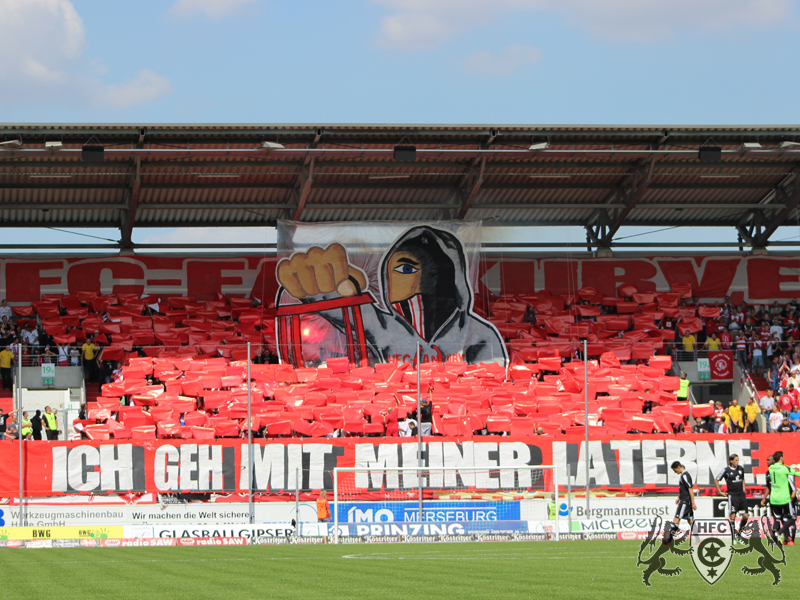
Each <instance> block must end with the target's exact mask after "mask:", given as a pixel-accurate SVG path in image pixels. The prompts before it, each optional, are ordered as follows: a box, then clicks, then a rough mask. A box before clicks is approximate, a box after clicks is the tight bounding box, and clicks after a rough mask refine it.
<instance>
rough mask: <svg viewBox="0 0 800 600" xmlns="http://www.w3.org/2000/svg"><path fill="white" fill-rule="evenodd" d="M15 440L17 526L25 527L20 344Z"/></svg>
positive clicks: (19, 351)
mask: <svg viewBox="0 0 800 600" xmlns="http://www.w3.org/2000/svg"><path fill="white" fill-rule="evenodd" d="M17 440H18V441H19V526H20V527H24V526H25V517H24V515H23V514H22V513H23V508H22V507H23V505H24V502H23V496H24V494H25V484H24V481H25V478H24V476H23V474H22V344H18V345H17Z"/></svg>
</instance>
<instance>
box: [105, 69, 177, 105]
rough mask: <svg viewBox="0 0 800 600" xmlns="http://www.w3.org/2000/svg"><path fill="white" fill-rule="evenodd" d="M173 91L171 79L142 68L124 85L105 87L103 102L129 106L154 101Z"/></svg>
mask: <svg viewBox="0 0 800 600" xmlns="http://www.w3.org/2000/svg"><path fill="white" fill-rule="evenodd" d="M171 91H172V84H170V82H169V80H168V79H166V78H164V77H162V76H161V75H159V74H158V73H154V72H153V71H151V70H149V69H142V70H141V71H139V74H138V75H137V76H136V78H135V79H134V80H133V81H131V82H130V83H126V84H123V85H108V86H106V87H105V88H104V89H103V93H102V103H103V104H110V105H112V106H129V105H131V104H142V103H144V102H152V101H153V100H157V99H158V98H160V97H161V96H166V95H167V94H169V93H170V92H171Z"/></svg>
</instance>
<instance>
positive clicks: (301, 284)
mask: <svg viewBox="0 0 800 600" xmlns="http://www.w3.org/2000/svg"><path fill="white" fill-rule="evenodd" d="M277 273H278V282H279V283H280V284H281V285H282V286H283V287H284V288H285V289H286V291H287V292H289V294H291V295H292V296H294V297H295V298H297V299H298V300H300V299H302V298H305V297H306V296H316V295H317V294H330V293H332V292H334V291H336V292H338V293H339V294H340V295H341V296H345V297H348V296H354V295H355V294H356V293H358V292H359V291H364V290H365V289H366V288H367V277H366V275H365V274H364V272H363V271H362V270H361V269H358V268H356V267H354V266H353V265H351V264H350V263H348V262H347V250H345V249H344V246H342V245H341V244H331V245H330V246H328V247H327V248H326V249H325V250H323V249H322V248H319V247H317V246H312V247H311V248H310V249H309V250H308V252H305V253H302V252H299V253H297V254H294V255H292V257H291V258H284V259H283V260H282V261H280V262H279V263H278V269H277ZM354 281H355V283H354ZM356 284H357V285H358V287H356Z"/></svg>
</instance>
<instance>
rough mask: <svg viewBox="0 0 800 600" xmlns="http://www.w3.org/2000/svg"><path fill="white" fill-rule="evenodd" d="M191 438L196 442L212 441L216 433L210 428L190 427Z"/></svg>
mask: <svg viewBox="0 0 800 600" xmlns="http://www.w3.org/2000/svg"><path fill="white" fill-rule="evenodd" d="M192 437H193V438H194V439H196V440H213V439H215V438H216V437H217V436H216V432H215V431H214V430H213V429H211V428H210V427H196V426H195V427H192Z"/></svg>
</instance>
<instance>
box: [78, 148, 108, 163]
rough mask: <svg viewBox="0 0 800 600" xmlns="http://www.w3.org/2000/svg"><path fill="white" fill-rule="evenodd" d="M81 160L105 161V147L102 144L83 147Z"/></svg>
mask: <svg viewBox="0 0 800 600" xmlns="http://www.w3.org/2000/svg"><path fill="white" fill-rule="evenodd" d="M81 160H83V161H85V162H103V161H104V160H105V147H104V146H100V145H91V146H90V145H89V144H87V145H85V146H83V148H82V149H81Z"/></svg>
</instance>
